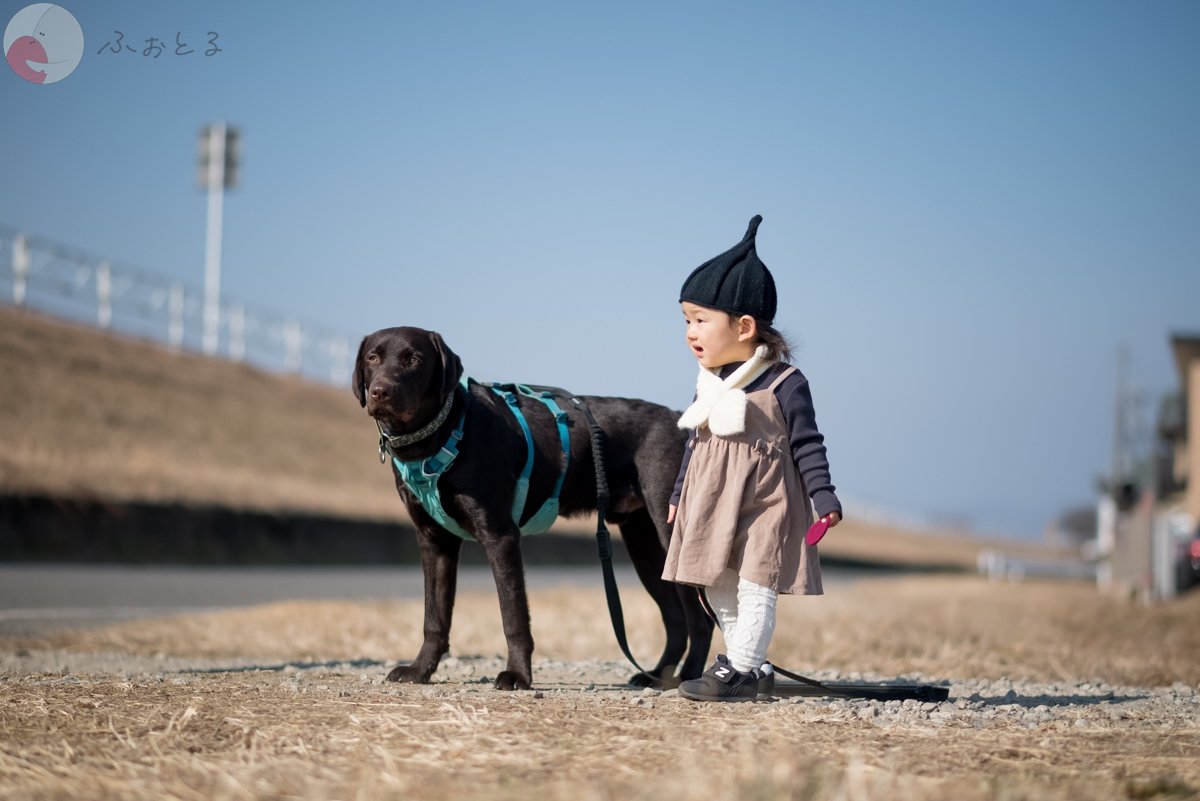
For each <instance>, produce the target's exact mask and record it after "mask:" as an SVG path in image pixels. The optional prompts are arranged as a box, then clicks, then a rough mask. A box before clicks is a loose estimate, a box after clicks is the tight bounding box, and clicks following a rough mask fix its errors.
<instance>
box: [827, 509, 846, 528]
mask: <svg viewBox="0 0 1200 801" xmlns="http://www.w3.org/2000/svg"><path fill="white" fill-rule="evenodd" d="M825 518H826V519H827V520H828V521H829V527H830V528H833V527H834V526H836V525H837V524H838V523H840V522H842V516H841V515H840V514H838V513H837V512H830V513H829V514H827V515H825Z"/></svg>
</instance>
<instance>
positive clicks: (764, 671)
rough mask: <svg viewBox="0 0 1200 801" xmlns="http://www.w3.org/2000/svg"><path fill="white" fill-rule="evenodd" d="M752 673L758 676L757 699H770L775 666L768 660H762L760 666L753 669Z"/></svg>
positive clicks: (773, 683)
mask: <svg viewBox="0 0 1200 801" xmlns="http://www.w3.org/2000/svg"><path fill="white" fill-rule="evenodd" d="M754 674H755V676H757V678H758V700H759V701H768V700H770V698H771V696H772V695H773V694H774V693H775V668H773V667H772V666H771V663H770V662H763V663H762V667H756V668H755V669H754Z"/></svg>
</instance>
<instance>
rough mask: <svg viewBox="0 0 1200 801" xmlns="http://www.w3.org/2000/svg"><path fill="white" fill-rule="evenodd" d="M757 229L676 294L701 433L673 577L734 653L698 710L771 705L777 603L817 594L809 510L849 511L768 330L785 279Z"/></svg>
mask: <svg viewBox="0 0 1200 801" xmlns="http://www.w3.org/2000/svg"><path fill="white" fill-rule="evenodd" d="M760 222H762V217H761V216H755V217H754V219H752V220H751V221H750V227H749V229H748V230H747V231H746V236H745V237H744V238H743V239H742V241H741V242H739V243H738V244H737V245H735V246H734V247H733V248H731V249H730V250H728V251H726V252H725V253H722V254H721V255H719V256H717V257H716V258H714V259H711V260H710V261H707V262H705V263H704V264H702V265H700V266H699V267H697V268H696V269H695V270H694V271H693V272H692V274H691V275H690V276H688V279H687V280H686V281H685V282H684V284H683V289H682V291H681V292H680V295H679V302H680V305H681V306H682V307H683V317H684V321H685V322H686V324H687V343H688V346H689V347H690V348H691V349H692V353H693V354H694V355H695V356H696V360H697V361H699V362H700V376H699V378H698V379H697V382H696V400H695V402H694V403H692V405H691V406H690V407H689V408H688V410H687V411H686V412H684V414H683V416H682V417H681V418H680V419H679V426H680V427H681V428H689V429H694V433H693V435H692V437H691V441H690V442H689V443H688V450H687V451H686V452H685V454H684V459H683V465H682V466H681V468H680V470H679V478H678V480H677V481H676V484H675V494H674V496H673V497H672V498H671V507H670V514H669V517H668V522H673V523H674V529H673V531H672V534H671V545H670V549H669V551H668V553H667V563H666V568H665V570H664V572H663V578H665V579H668V580H670V581H676V582H679V583H681V584H691V585H695V586H699V587H703V588H704V590H705V593H706V594H707V596H708V600H709V603H710V604H711V606H712V608H713V611H714V612H715V613H716V616H717V620H718V623H719V625H720V627H721V631H722V633H723V634H724V637H725V645H726V650H727V651H728V654H720V655H718V656H717V660H716V662H715V663H714V664H713V666H712V667H710V668H709V669H708V670H707V671H705V673H704V675H703V676H701V677H700V678H698V679H692V680H690V681H685V682H683V683H682V684H681V685H680V686H679V694H680V695H682V696H683V697H685V698H690V699H692V700H694V701H753V700H754V699H755V698H756V697H758V696H759V695H760V694H763V695H765V694H769V693H770V690H771V689H772V688H773V687H774V683H775V682H774V675H773V673H772V671H771V668H770V664H769V663H767V662H766V656H767V646H768V645H769V644H770V642H771V635H772V634H773V633H774V631H775V602H776V600H777V598H778V595H779V594H780V593H795V594H799V595H820V594H821V568H820V564H819V562H818V559H817V549H816V547H815V546H812V545H808V544H806V543H805V533H806V532H807V530H808V527H809V525H810V524H811V523H812V522H813V520H812V506H815V507H816V513H817V515H819V516H820V517H821V519H822V520H823V521H824V522H826V523H827V524H828V525H829V526H831V527H832V526H836V525H837V524H838V522H840V520H841V513H842V506H841V503H840V502H839V501H838V498H837V495H836V493H835V490H834V486H833V484H832V483H831V482H830V479H829V462H828V461H827V460H826V456H825V440H824V437H822V435H821V433H820V431H818V430H817V420H816V416H815V414H814V412H813V404H812V395H811V393H810V391H809V386H808V380H807V379H806V378H805V377H804V376H803V375H802V374H801V373H800V371H799V370H797V369H796V368H795V367H792V366H790V365H789V364H787V362H788V361H789V359H790V358H791V348H790V347H789V345H788V343H787V341H786V340H785V339H784V338H783V336H782V335H781V334H780V333H779V332H778V331H776V330H775V329H774V328H772V327H771V323H772V321H773V320H774V319H775V305H776V298H775V281H774V279H773V278H772V277H771V273H770V272H768V271H767V267H766V265H765V264H763V263H762V261H760V260H759V258H758V253H757V252H756V250H755V245H754V237H755V233H756V232H757V231H758V224H759V223H760ZM809 499H811V501H812V504H811V505H810V503H809Z"/></svg>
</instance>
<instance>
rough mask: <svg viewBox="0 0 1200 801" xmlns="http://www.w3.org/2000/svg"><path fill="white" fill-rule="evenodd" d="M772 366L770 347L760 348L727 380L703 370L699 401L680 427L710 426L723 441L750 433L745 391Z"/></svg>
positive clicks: (715, 371)
mask: <svg viewBox="0 0 1200 801" xmlns="http://www.w3.org/2000/svg"><path fill="white" fill-rule="evenodd" d="M772 363H773V362H771V361H769V360H768V359H767V346H766V345H759V346H758V348H756V349H755V351H754V355H753V356H751V357H750V359H749V360H747V361H746V363H745V364H743V365H742V366H741V367H739V368H738V369H736V370H734V371H733V373H731V374H730V376H729V377H728V378H726V379H725V380H721V378H720V376H719V375H718V371H717V370H708V369H706V368H704V367H701V368H700V375H699V376H697V378H696V400H695V401H694V402H693V403H692V405H691V406H689V407H688V408H687V411H686V412H684V413H683V416H682V417H680V418H679V427H680V428H704V427H705V426H708V428H709V430H710V431H712V432H713V433H714V434H716V435H717V436H721V437H729V436H734V435H737V434H741V433H742V432H743V431H745V430H746V392H745V391H744V390H743V389H742V387H744V386H746V385H747V384H749V383H750V382H752V381H753V380H754V379H756V378H758V377H759V376H760V375H762V374H763V373H764V372H766V370H767V368H769V367H770V366H771V365H772Z"/></svg>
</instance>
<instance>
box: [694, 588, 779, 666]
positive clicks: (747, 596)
mask: <svg viewBox="0 0 1200 801" xmlns="http://www.w3.org/2000/svg"><path fill="white" fill-rule="evenodd" d="M704 593H705V595H707V596H708V602H709V604H710V605H711V606H712V608H713V612H715V613H716V615H717V624H718V625H719V626H720V627H721V633H722V634H723V635H724V636H725V650H726V654H725V655H726V656H727V657H729V664H731V665H733V667H734V668H735V669H736V670H739V671H741V672H742V673H748V672H749V671H751V670H753V669H754V668H756V667H759V666H761V665H762V663H763V662H765V661H766V659H767V646H768V645H770V644H771V635H773V634H774V633H775V602H776V601H777V600H778V599H779V593H777V592H776V591H775V590H772V589H771V588H769V587H763V586H762V585H760V584H755V583H754V582H753V581H747V580H746V579H744V578H739V577H738V574H737V571H736V570H731V569H728V568H726V570H725V572H724V573H722V574H721V575H720V577H719V578H718V579H717V582H716V584H713V585H712V586H710V587H706V588H705V590H704Z"/></svg>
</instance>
